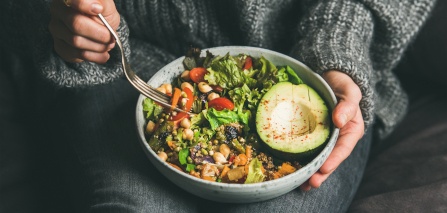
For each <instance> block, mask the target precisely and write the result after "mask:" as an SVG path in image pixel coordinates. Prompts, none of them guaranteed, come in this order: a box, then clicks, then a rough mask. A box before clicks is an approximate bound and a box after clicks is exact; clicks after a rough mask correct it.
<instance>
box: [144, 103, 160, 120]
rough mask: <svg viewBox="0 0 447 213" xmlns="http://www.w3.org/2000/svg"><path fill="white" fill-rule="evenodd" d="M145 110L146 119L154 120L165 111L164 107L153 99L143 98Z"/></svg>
mask: <svg viewBox="0 0 447 213" xmlns="http://www.w3.org/2000/svg"><path fill="white" fill-rule="evenodd" d="M143 112H145V113H146V119H148V120H152V119H154V118H156V117H158V116H159V115H160V114H161V113H162V112H163V107H161V106H160V105H158V104H156V103H155V102H154V101H153V100H152V99H150V98H145V99H144V100H143Z"/></svg>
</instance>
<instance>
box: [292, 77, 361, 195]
mask: <svg viewBox="0 0 447 213" xmlns="http://www.w3.org/2000/svg"><path fill="white" fill-rule="evenodd" d="M323 78H324V79H325V80H326V81H327V83H328V84H329V86H330V87H331V88H332V89H333V91H334V93H335V96H336V97H337V98H338V104H337V105H336V106H335V109H334V110H333V113H332V120H333V122H334V124H335V126H336V127H338V128H340V133H339V136H338V140H337V143H336V144H335V147H334V149H333V151H332V152H331V154H330V155H329V156H328V158H327V160H326V161H325V162H324V163H323V165H322V166H321V168H320V169H319V170H318V171H317V172H316V173H315V174H314V175H312V176H311V177H310V178H309V180H308V181H306V182H305V183H303V184H302V185H301V187H300V188H301V189H302V190H304V191H308V190H310V189H311V188H318V187H320V185H321V184H322V183H323V182H324V181H325V180H326V179H327V178H328V177H329V175H331V174H332V172H334V170H335V169H336V168H337V167H338V166H339V165H340V164H341V163H342V162H343V161H344V160H345V159H346V158H347V157H348V156H349V155H350V154H351V152H352V150H353V149H354V147H355V145H356V144H357V142H358V141H359V140H360V138H362V136H363V134H364V132H365V127H364V122H363V117H362V113H361V111H360V106H359V103H360V100H361V98H362V93H361V92H360V88H359V87H358V86H357V84H355V83H354V81H353V80H352V79H351V77H349V76H348V75H346V74H344V73H342V72H339V71H328V72H325V73H324V74H323Z"/></svg>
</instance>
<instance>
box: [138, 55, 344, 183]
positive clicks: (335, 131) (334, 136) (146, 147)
mask: <svg viewBox="0 0 447 213" xmlns="http://www.w3.org/2000/svg"><path fill="white" fill-rule="evenodd" d="M225 49H228V50H250V51H259V52H264V53H268V54H272V55H276V56H280V57H282V58H285V59H286V60H287V61H292V62H294V63H297V64H298V65H300V66H302V67H303V68H305V69H307V70H308V71H311V72H310V74H311V75H313V76H314V77H315V78H317V79H319V81H320V83H322V84H323V86H324V88H325V89H326V90H328V91H329V93H330V98H331V99H332V100H326V101H332V102H333V103H331V106H332V105H333V106H335V105H336V104H337V99H336V97H335V94H334V92H333V90H332V89H331V88H330V86H329V85H328V84H327V82H326V81H325V80H324V79H323V78H322V77H321V76H320V75H318V74H317V73H315V72H314V71H313V70H312V69H310V68H309V67H308V66H307V65H305V64H303V63H302V62H300V61H298V60H297V59H295V58H292V57H290V56H288V55H285V54H283V53H279V52H276V51H273V50H269V49H264V48H260V47H251V46H219V47H211V48H206V49H202V53H204V52H205V51H207V50H208V51H210V52H211V53H213V50H219V51H222V50H225ZM230 54H231V53H230ZM184 58H185V56H181V57H179V58H177V59H175V60H173V61H171V62H170V63H168V64H166V65H165V66H163V67H162V68H160V69H159V70H158V71H157V72H156V73H155V74H154V75H153V76H155V75H156V74H157V73H159V72H161V71H163V70H165V69H166V68H167V67H171V66H173V65H178V63H179V61H180V62H181V61H183V59H184ZM151 79H152V77H151ZM151 79H150V80H151ZM150 80H149V81H150ZM149 81H148V82H149ZM145 98H146V97H145V96H144V95H142V94H140V95H139V96H138V101H137V107H136V129H137V133H138V138H139V141H140V144H141V145H142V146H143V148H144V151H145V152H146V154H150V155H152V156H153V158H155V159H157V161H158V162H159V163H160V164H163V165H164V166H166V167H168V168H169V170H170V171H171V172H174V173H176V174H178V175H181V176H182V177H185V178H187V179H188V180H190V181H194V182H199V183H203V184H206V185H211V186H215V187H225V188H226V189H251V188H259V187H265V186H266V185H274V184H276V183H280V182H283V181H287V182H289V181H290V183H293V180H294V179H295V178H296V177H297V176H298V175H299V171H300V170H303V169H304V168H306V167H311V166H312V165H313V164H316V163H317V161H319V160H321V159H320V157H321V155H322V154H323V153H325V152H327V151H328V150H329V153H330V152H332V149H333V148H334V145H335V143H336V140H337V137H338V135H339V128H337V127H335V126H334V125H332V127H331V128H332V129H331V134H330V137H329V139H328V143H327V144H326V145H325V147H324V148H323V149H322V150H321V151H320V153H319V154H318V155H316V156H315V157H314V158H313V159H312V160H311V161H309V162H308V163H307V164H306V165H304V166H303V167H302V168H300V169H299V170H297V171H296V172H294V173H291V174H289V175H286V176H283V177H281V178H278V179H275V180H269V181H264V182H259V183H250V184H234V183H221V182H211V181H207V180H202V179H200V178H197V177H194V176H192V175H189V174H187V173H185V172H182V171H179V170H177V169H175V168H174V167H172V166H170V165H169V164H168V163H166V162H165V161H162V160H161V159H160V158H159V157H158V156H157V154H156V153H155V151H154V150H152V148H151V147H150V146H149V144H148V143H147V140H146V138H145V136H144V131H143V129H141V130H140V129H139V128H138V126H139V123H138V119H139V117H141V115H142V106H141V105H142V104H141V103H142V101H143V100H144V99H145ZM140 109H141V110H140ZM331 110H333V109H332V108H331ZM140 111H141V112H140ZM143 117H144V116H143ZM331 122H332V120H331ZM331 142H332V143H331ZM327 157H328V156H325V159H324V161H326V159H327ZM150 160H152V159H150ZM152 163H153V162H152ZM320 167H321V166H319V167H318V168H317V169H319V168H320ZM303 171H304V170H303ZM158 172H160V173H162V175H164V174H163V172H161V171H158ZM315 172H316V171H313V173H312V174H314V173H315ZM185 183H186V181H185Z"/></svg>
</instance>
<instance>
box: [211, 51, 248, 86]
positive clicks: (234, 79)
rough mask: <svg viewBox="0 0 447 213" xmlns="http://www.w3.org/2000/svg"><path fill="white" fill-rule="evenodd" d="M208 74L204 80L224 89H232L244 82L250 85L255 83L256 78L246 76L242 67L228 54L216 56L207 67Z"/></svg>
mask: <svg viewBox="0 0 447 213" xmlns="http://www.w3.org/2000/svg"><path fill="white" fill-rule="evenodd" d="M207 70H208V74H206V75H205V80H207V81H208V83H209V84H210V85H219V86H221V87H222V88H225V89H233V88H235V87H240V86H242V85H243V84H244V83H245V84H247V85H248V86H250V87H252V86H254V85H255V84H256V80H255V79H253V78H251V77H249V76H247V75H246V73H245V72H243V71H242V68H241V67H239V66H238V61H237V60H235V59H234V58H233V57H232V56H230V55H229V54H226V55H225V56H223V57H216V58H215V59H214V60H213V61H212V62H211V64H210V67H209V68H208V69H207Z"/></svg>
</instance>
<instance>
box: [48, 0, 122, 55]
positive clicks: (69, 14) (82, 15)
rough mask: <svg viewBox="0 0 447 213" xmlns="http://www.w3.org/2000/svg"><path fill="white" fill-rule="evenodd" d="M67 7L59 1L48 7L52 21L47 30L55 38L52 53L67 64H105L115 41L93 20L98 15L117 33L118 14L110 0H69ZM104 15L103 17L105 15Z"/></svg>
mask: <svg viewBox="0 0 447 213" xmlns="http://www.w3.org/2000/svg"><path fill="white" fill-rule="evenodd" d="M69 3H70V7H67V6H66V5H65V4H64V2H63V1H62V0H54V1H53V2H52V4H51V16H52V19H51V21H50V24H49V30H50V32H51V34H52V36H53V39H54V50H55V51H56V53H57V54H59V56H60V57H61V58H62V59H64V60H65V61H68V62H80V61H84V60H85V61H91V62H96V63H101V64H102V63H105V62H107V60H108V59H109V58H110V56H109V54H108V51H110V50H111V49H112V48H113V47H114V46H115V40H114V39H113V37H112V36H111V34H110V32H109V31H108V29H107V28H106V27H105V26H104V24H103V23H102V22H101V20H99V18H97V17H96V15H97V14H98V13H100V12H103V13H104V14H105V13H107V14H109V15H108V17H105V18H106V19H107V20H108V22H109V24H110V25H111V26H112V27H113V28H114V29H115V30H116V29H117V28H118V25H119V14H118V12H117V11H116V8H115V5H114V3H113V1H112V0H70V1H69ZM104 16H105V15H104Z"/></svg>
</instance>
